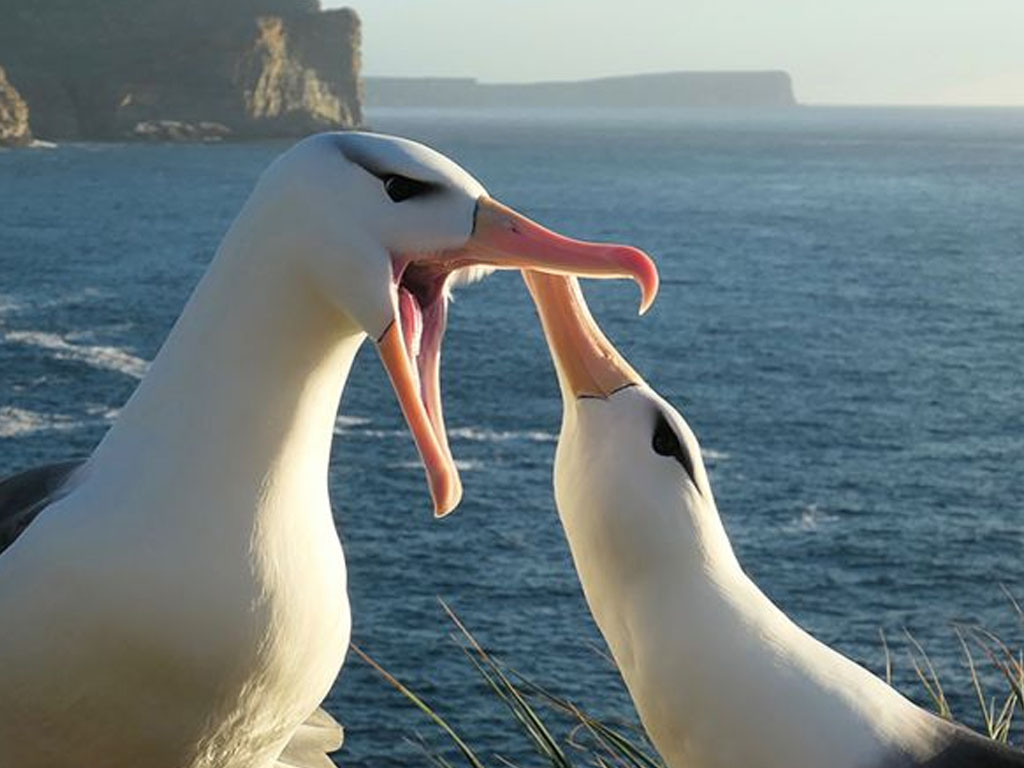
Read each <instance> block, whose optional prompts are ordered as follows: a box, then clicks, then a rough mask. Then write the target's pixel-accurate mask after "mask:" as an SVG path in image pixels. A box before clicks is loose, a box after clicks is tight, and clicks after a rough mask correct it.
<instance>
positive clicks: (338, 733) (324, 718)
mask: <svg viewBox="0 0 1024 768" xmlns="http://www.w3.org/2000/svg"><path fill="white" fill-rule="evenodd" d="M344 739H345V732H344V730H343V729H342V727H341V725H340V724H339V723H338V721H337V720H335V719H334V718H333V717H331V716H330V715H329V714H327V712H325V711H324V710H323V709H318V710H317V711H316V712H314V713H313V714H312V715H310V716H309V718H308V719H307V720H306V722H304V723H303V724H302V725H300V726H299V727H298V729H297V730H296V731H295V733H294V734H293V735H292V740H291V741H289V742H288V746H287V747H285V748H284V752H282V753H281V756H280V757H279V758H277V763H276V764H275V766H274V768H334V763H333V762H331V758H329V757H328V756H327V755H328V754H329V753H331V752H334V751H335V750H336V749H338V748H340V747H341V743H342V741H344Z"/></svg>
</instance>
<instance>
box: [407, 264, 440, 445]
mask: <svg viewBox="0 0 1024 768" xmlns="http://www.w3.org/2000/svg"><path fill="white" fill-rule="evenodd" d="M450 274H451V270H450V269H447V268H446V267H445V265H437V264H429V265H422V264H416V263H412V264H409V265H408V266H406V267H405V268H404V269H403V270H402V271H401V274H400V275H399V277H398V286H397V288H398V314H399V319H400V322H401V324H402V340H403V342H404V344H405V351H406V354H407V355H408V356H409V360H410V361H411V362H412V363H413V366H412V367H413V370H414V371H415V373H416V379H417V381H416V384H417V388H418V389H419V393H420V399H421V400H422V401H423V405H424V407H425V408H426V411H427V416H428V417H429V418H430V422H431V424H432V425H433V427H434V432H435V434H436V435H437V438H438V440H439V441H440V443H441V445H442V446H443V447H444V449H445V451H448V439H447V435H446V432H445V428H444V416H443V414H442V411H441V390H440V387H441V342H442V340H443V338H444V331H445V327H446V325H447V318H448V298H447V295H446V291H445V286H446V283H447V281H448V278H449V276H450ZM449 455H450V454H449Z"/></svg>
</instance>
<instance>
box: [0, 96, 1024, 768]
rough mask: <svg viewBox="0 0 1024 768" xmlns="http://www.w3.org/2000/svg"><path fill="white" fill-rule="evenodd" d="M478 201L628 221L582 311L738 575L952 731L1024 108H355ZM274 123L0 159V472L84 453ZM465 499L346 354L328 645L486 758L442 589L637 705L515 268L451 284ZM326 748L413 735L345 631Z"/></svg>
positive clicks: (588, 233)
mask: <svg viewBox="0 0 1024 768" xmlns="http://www.w3.org/2000/svg"><path fill="white" fill-rule="evenodd" d="M370 120H371V122H372V124H373V126H374V128H376V129H378V130H382V131H385V132H390V133H396V134H401V135H405V136H409V137H412V138H416V139H419V140H421V141H425V142H427V143H429V144H431V145H433V146H434V147H436V148H438V149H440V150H442V151H443V152H445V153H447V154H449V155H450V156H452V157H453V158H455V159H456V160H458V161H459V162H460V163H461V164H462V165H463V166H464V167H466V168H467V169H469V170H470V171H471V172H472V173H474V175H476V176H477V177H478V178H479V179H481V181H483V183H484V184H485V185H486V186H487V187H488V189H489V190H490V192H491V193H492V194H493V195H494V196H495V197H497V198H499V199H501V200H502V201H504V202H506V203H507V204H509V205H512V206H513V207H516V208H518V209H520V210H522V211H523V212H525V213H527V214H528V215H530V216H532V217H533V218H535V219H537V220H539V221H541V222H542V223H544V224H546V225H548V226H551V227H553V228H555V229H557V230H559V231H561V232H564V233H566V234H569V235H573V236H576V237H583V238H592V239H601V240H615V241H622V242H628V243H632V244H635V245H637V246H639V247H641V248H643V249H645V250H646V251H647V252H649V253H650V254H651V255H652V256H653V257H654V258H655V260H656V261H657V262H658V265H659V268H660V271H661V276H662V288H661V293H660V296H659V299H658V302H657V303H656V304H655V306H654V308H653V309H652V311H651V312H650V313H649V315H648V316H646V317H644V318H638V317H637V316H636V309H637V306H638V300H639V296H638V292H637V290H636V288H635V286H633V285H631V284H628V283H612V282H600V283H599V282H587V283H586V284H585V288H586V292H587V296H588V298H589V300H590V303H591V306H592V308H593V310H594V312H595V315H596V316H597V317H598V318H599V319H600V321H601V323H602V325H603V326H604V327H605V329H606V331H607V332H608V335H609V336H610V337H611V338H612V339H614V340H615V342H616V343H617V344H618V346H619V347H620V349H621V350H622V351H623V352H624V354H625V355H626V356H627V357H628V358H629V359H630V360H631V361H632V362H633V363H634V365H635V366H636V368H637V369H638V370H639V371H641V372H642V373H643V374H644V375H645V376H646V377H647V379H648V381H649V382H650V383H651V384H652V385H653V386H654V387H655V388H656V389H658V390H659V391H660V392H661V393H662V394H663V395H665V396H666V397H668V398H669V399H670V400H671V401H672V402H673V403H674V404H675V405H676V406H677V407H678V408H679V409H680V410H681V411H682V413H683V414H684V415H685V416H686V418H687V420H688V421H689V422H690V424H691V425H692V426H693V428H694V430H695V431H696V433H697V435H698V436H699V438H700V440H701V442H702V443H703V447H704V452H705V461H706V462H707V463H708V466H709V470H710V473H711V478H712V483H713V486H714V490H715V494H716V497H717V500H718V506H719V509H720V511H721V514H722V517H723V518H724V521H725V525H726V528H727V530H728V532H729V534H730V536H731V538H732V541H733V543H734V545H735V547H736V549H737V551H738V555H739V558H740V560H741V562H742V563H743V564H744V566H745V568H746V569H747V570H748V572H749V573H750V574H751V575H752V576H753V577H754V579H755V580H756V581H757V582H758V583H759V584H760V585H761V587H762V588H763V589H764V590H765V592H766V593H767V594H768V595H769V596H770V597H771V598H772V599H773V600H775V601H776V602H777V603H778V604H779V605H780V606H781V607H782V608H783V609H784V610H785V611H786V612H788V613H789V614H790V615H791V616H793V617H794V618H795V619H796V620H798V621H799V622H800V623H801V624H802V625H803V626H805V627H806V628H808V629H809V630H811V631H812V632H813V633H814V634H815V635H817V636H818V637H819V638H820V639H822V640H823V641H825V642H827V643H829V644H831V645H833V646H834V647H836V648H838V649H840V650H841V651H843V652H844V653H846V654H848V655H850V656H851V657H853V658H854V659H856V660H858V661H860V662H861V663H864V664H865V665H867V666H868V667H869V668H871V669H872V670H874V671H876V672H881V670H882V669H883V666H884V654H883V651H882V643H881V639H880V631H884V633H885V635H886V637H887V638H888V640H889V644H890V645H891V647H892V652H893V665H894V677H895V681H896V683H897V685H898V686H899V687H900V688H901V689H903V690H904V691H907V692H910V693H911V694H912V695H913V696H914V697H915V698H917V699H918V700H920V701H923V700H924V696H923V692H922V689H921V687H920V685H919V684H917V683H916V682H915V675H914V671H913V667H912V666H911V664H910V661H909V658H908V641H907V640H906V638H905V637H904V635H903V632H904V629H907V630H909V631H910V632H912V633H913V635H914V637H915V638H916V639H917V640H918V641H919V642H920V643H921V645H922V646H923V647H924V648H925V649H926V650H927V651H928V652H929V654H930V655H931V658H932V660H933V662H934V663H935V665H936V667H937V668H938V669H939V671H940V672H941V673H942V674H943V675H945V676H947V677H948V680H947V687H946V694H947V696H948V697H949V699H950V701H951V704H952V706H953V710H954V713H955V714H957V715H958V716H960V717H962V718H964V719H966V720H968V721H969V722H971V723H973V724H977V723H978V720H979V718H978V717H977V715H976V705H975V704H974V699H973V693H972V691H971V689H970V688H969V684H968V678H967V673H966V668H965V666H964V663H963V661H962V657H961V656H960V652H959V647H958V643H957V640H956V635H955V633H954V629H953V626H954V625H955V624H956V623H967V624H972V623H980V624H982V625H984V626H986V627H989V628H990V629H992V630H994V631H997V632H999V633H1002V634H1003V635H1005V636H1006V638H1007V639H1008V640H1013V641H1015V642H1017V643H1018V647H1019V646H1020V641H1021V639H1022V634H1024V626H1022V624H1021V623H1020V622H1019V620H1018V619H1017V617H1015V615H1014V613H1013V611H1012V609H1011V607H1010V604H1009V602H1008V599H1007V597H1006V595H1005V594H1004V592H1003V589H1004V588H1005V589H1006V590H1008V591H1010V592H1011V593H1013V594H1015V595H1016V596H1017V598H1018V599H1022V600H1024V484H1022V478H1024V370H1022V369H1024V301H1022V298H1024V110H994V109H993V110H983V109H979V110H974V109H867V108H865V109H852V108H850V109H839V108H809V107H808V108H799V109H793V110H786V111H778V112H718V111H694V112H636V113H627V114H610V113H601V112H574V113H569V114H565V113H562V114H558V113H553V112H522V111H520V112H490V113H486V114H473V113H460V112H431V111H425V110H421V111H403V110H379V111H377V112H373V113H371V114H370ZM286 146H288V143H287V142H265V143H243V144H227V145H111V144H103V145H101V144H69V145H63V146H60V147H58V148H56V149H53V150H48V151H43V150H40V151H18V152H5V153H4V152H0V474H6V473H8V472H13V471H15V470H18V469H22V468H26V467H29V466H32V465H34V464H38V463H43V462H48V461H54V460H59V459H64V458H67V457H72V456H83V455H86V454H87V453H88V452H89V451H90V449H91V448H92V446H94V445H95V444H96V442H97V441H98V440H99V439H100V437H101V436H102V434H103V432H104V430H105V429H106V428H107V426H108V425H109V424H110V422H111V420H112V419H113V418H115V416H116V413H117V409H118V407H119V406H120V405H121V404H122V403H123V402H124V400H125V399H126V398H127V397H128V395H129V394H130V393H131V391H132V389H133V387H134V386H135V385H136V384H137V382H138V379H139V377H140V376H142V375H143V373H144V371H145V367H146V362H147V361H148V360H150V359H151V358H152V357H153V356H154V354H155V353H156V351H157V349H158V347H159V345H160V343H161V340H162V339H163V337H164V336H165V334H166V333H167V331H168V330H169V328H170V326H171V324H172V322H173V321H174V319H175V317H176V316H177V314H178V312H179V311H180V309H181V307H182V306H183V304H184V302H185V300H186V298H187V296H188V294H189V291H190V290H191V288H192V287H193V285H194V284H195V283H196V281H197V280H198V278H199V276H200V274H201V273H202V271H203V269H204V268H205V266H206V264H207V263H208V261H209V259H210V257H211V255H212V254H213V252H214V250H215V248H216V246H217V243H218V242H219V240H220V238H221V236H222V235H223V233H224V231H225V229H226V228H227V226H228V224H229V223H230V221H231V219H232V217H233V216H234V215H235V213H236V212H237V211H238V209H239V207H240V206H241V204H242V202H243V201H244V199H245V197H246V195H247V194H248V191H249V190H250V189H251V187H252V185H253V182H254V181H255V179H256V177H257V175H258V174H259V173H260V171H261V169H262V168H263V167H265V166H266V165H267V163H268V162H269V161H270V160H271V159H272V158H273V157H274V156H275V155H277V154H278V153H280V152H281V151H282V150H284V149H285V148H286ZM443 366H444V367H443V384H444V396H445V406H446V415H447V417H448V421H449V426H450V435H451V439H452V447H453V450H454V453H455V455H456V457H457V459H458V460H459V462H460V466H461V467H462V470H463V480H464V483H465V500H464V502H463V504H462V506H461V507H460V508H459V509H458V510H457V511H456V513H455V514H453V515H452V516H451V517H450V518H448V519H445V520H443V521H439V522H438V521H434V520H433V519H432V517H431V508H430V503H429V496H428V493H427V489H426V485H425V482H424V479H423V476H422V471H421V469H420V467H419V465H418V462H417V457H416V453H415V449H414V447H413V444H412V441H411V439H410V437H409V436H408V432H407V429H406V427H405V425H404V422H403V421H402V419H401V416H400V414H399V411H398V408H397V405H396V403H395V400H394V397H393V395H392V393H391V390H390V387H389V385H388V383H387V380H386V377H385V375H384V373H383V371H382V369H381V366H380V364H379V362H378V361H377V359H376V356H375V355H374V354H373V351H372V349H369V348H364V350H363V352H362V353H361V354H360V356H359V359H358V360H357V361H356V365H355V367H354V370H353V374H352V377H351V378H350V381H349V386H348V388H347V390H346V392H345V396H344V400H343V403H342V409H341V416H340V417H339V420H338V424H337V429H336V433H337V438H336V441H335V448H334V455H333V461H332V467H331V476H330V485H331V492H332V496H333V500H334V504H335V508H336V518H337V523H338V529H339V532H340V535H341V538H342V541H343V542H344V546H345V550H346V554H347V557H348V562H349V578H350V583H349V588H350V593H351V599H352V604H353V612H354V639H355V641H356V642H357V643H358V644H359V645H360V647H362V648H363V649H364V650H365V651H367V652H368V653H370V654H371V655H372V656H373V657H374V658H376V659H377V660H378V661H379V662H381V663H382V664H383V665H385V666H386V667H387V668H388V669H389V670H391V671H392V672H393V673H394V674H396V675H397V676H398V677H399V678H401V679H402V680H403V681H404V682H405V683H406V684H408V685H409V686H410V687H411V688H412V689H413V690H415V691H417V692H418V693H419V694H421V695H422V696H423V697H424V698H425V699H426V700H427V701H429V702H430V703H432V704H434V705H436V706H437V708H438V709H439V711H440V712H442V713H443V714H444V715H445V716H446V717H449V718H450V720H451V722H452V723H453V724H454V725H455V726H457V727H458V728H459V729H460V730H461V732H462V733H463V734H464V736H465V737H466V738H467V740H468V741H469V742H470V743H471V744H473V745H474V746H475V747H476V748H478V749H479V750H480V751H481V753H483V754H485V755H490V754H492V753H500V754H502V755H504V756H506V757H508V758H509V759H511V760H513V761H516V762H519V763H520V764H523V765H538V764H539V763H538V762H537V761H536V759H533V760H532V761H531V760H530V759H529V758H528V757H527V751H526V746H525V745H526V742H525V740H524V739H523V738H522V737H521V736H520V734H519V733H518V732H517V730H516V728H515V726H513V725H512V724H511V720H510V718H509V716H508V714H507V713H505V712H504V711H503V708H502V705H501V704H500V703H498V702H496V701H495V699H494V697H493V696H492V695H490V694H488V692H487V691H486V689H485V686H484V684H483V683H482V682H481V681H480V679H479V678H478V677H477V675H476V674H475V672H474V671H473V670H472V668H471V667H470V665H469V664H468V662H467V661H466V660H465V658H464V657H463V655H462V653H461V652H460V651H459V650H458V648H457V647H456V645H455V644H454V643H453V641H452V638H451V633H452V626H451V624H450V623H449V622H448V621H447V620H446V619H445V617H444V614H443V611H442V609H441V607H440V605H439V602H438V598H442V599H444V600H445V601H447V602H448V603H450V604H451V606H452V607H453V608H454V609H455V611H457V612H458V614H459V616H460V617H461V618H462V620H463V621H464V622H465V623H466V624H467V625H468V627H469V628H470V629H471V630H472V631H473V632H474V633H475V634H476V635H477V636H478V638H479V639H480V640H481V642H483V643H484V644H485V646H486V647H487V649H488V650H490V651H491V652H493V653H495V654H497V655H498V656H500V657H501V658H502V659H504V660H505V661H506V662H507V663H508V664H510V665H511V666H512V667H514V668H515V669H517V670H518V671H519V672H521V673H523V674H525V675H527V676H528V677H530V678H532V679H533V680H535V681H536V682H538V683H540V684H542V685H544V686H545V687H547V688H550V689H551V690H553V691H556V692H558V693H561V694H562V695H564V696H566V697H569V698H571V699H572V700H573V701H575V702H576V703H578V704H579V705H581V706H583V707H584V708H587V709H589V710H591V711H593V712H594V713H595V714H598V715H601V716H611V717H623V718H627V719H629V718H632V717H633V714H632V708H631V706H630V703H629V700H628V697H626V695H625V694H624V692H623V688H622V685H621V682H620V681H619V678H618V676H617V673H616V672H615V670H614V669H613V668H612V667H611V666H610V665H609V664H608V662H607V661H606V660H605V658H603V657H602V655H601V654H600V653H599V651H598V649H600V648H601V639H600V636H599V635H598V633H597V631H596V629H595V627H594V625H593V622H592V621H591V619H590V617H589V614H588V612H587V610H586V606H585V604H584V602H583V598H582V594H581V592H580V588H579V585H578V583H577V580H576V576H575V573H574V571H573V568H572V564H571V561H570V559H569V555H568V551H567V548H566V544H565V541H564V538H563V535H562V532H561V529H560V526H559V524H558V521H557V517H556V513H555V510H554V506H553V501H552V491H551V463H552V459H553V454H554V449H555V440H556V435H557V432H558V427H559V419H560V411H561V403H560V400H559V396H558V392H557V388H556V384H555V380H554V376H553V373H552V369H551V364H550V361H549V358H548V355H547V351H546V348H545V346H544V343H543V340H542V337H541V333H540V329H539V326H538V323H537V320H536V316H535V314H534V311H533V308H532V305H531V304H530V302H529V300H528V296H527V293H526V290H525V288H524V286H523V285H522V282H521V280H520V279H519V277H518V276H517V275H516V274H513V273H501V274H497V275H494V276H493V277H491V278H488V279H487V280H486V281H484V282H482V283H480V284H476V285H472V286H468V287H466V288H464V289H461V290H459V291H458V292H457V294H456V300H455V304H454V307H453V310H452V313H451V323H450V328H449V331H448V334H447V337H446V341H445V351H444V357H443ZM328 706H329V708H330V710H331V711H332V712H334V713H335V714H336V715H337V716H338V718H339V719H340V720H341V721H342V722H343V723H344V724H345V726H346V729H347V737H346V745H345V747H344V749H343V750H342V752H341V753H339V755H338V761H339V764H343V765H346V766H374V768H378V767H381V766H384V767H387V766H408V765H419V764H422V765H426V764H427V760H426V758H425V757H424V756H423V755H422V753H421V751H420V747H418V746H417V744H416V740H417V738H418V737H419V736H422V737H425V738H426V739H427V740H428V742H429V743H432V744H436V745H443V744H444V741H443V740H441V739H439V738H438V737H437V736H436V731H435V729H434V727H433V726H432V725H431V724H430V723H429V722H428V721H427V720H426V718H425V717H424V716H423V715H422V713H420V712H418V711H417V710H415V709H414V708H412V707H411V706H410V705H409V704H408V703H407V702H406V701H405V700H404V699H403V698H402V697H401V696H400V695H399V694H398V693H396V692H395V691H394V690H393V689H391V688H390V687H389V686H388V685H387V684H386V683H385V682H384V681H382V680H381V679H380V678H379V677H378V676H377V675H376V674H375V673H373V672H372V671H371V670H370V669H369V668H368V667H367V666H366V665H365V664H364V663H363V662H361V661H360V660H359V659H357V658H355V657H354V656H351V655H350V658H349V660H348V662H347V663H346V665H345V668H344V669H343V671H342V673H341V676H340V678H339V680H338V682H337V685H336V686H335V688H334V691H333V692H332V694H331V696H330V699H329V701H328Z"/></svg>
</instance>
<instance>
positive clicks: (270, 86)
mask: <svg viewBox="0 0 1024 768" xmlns="http://www.w3.org/2000/svg"><path fill="white" fill-rule="evenodd" d="M359 46H360V25H359V18H358V17H357V16H356V14H355V13H354V12H353V11H351V10H348V9H341V10H334V11H326V12H324V11H321V10H320V8H319V2H318V0H0V65H4V66H6V68H7V71H8V75H9V77H10V80H11V82H12V83H13V84H14V85H15V86H16V87H17V88H18V90H19V91H20V92H21V94H22V96H24V98H25V101H26V102H28V105H29V108H30V110H31V118H32V127H33V130H34V131H35V133H36V134H37V135H39V136H42V137H44V138H48V139H50V138H52V139H98V140H110V139H123V138H131V137H136V138H187V139H194V138H222V137H226V136H233V137H240V138H246V137H258V136H285V135H287V136H293V135H301V134H305V133H309V132H313V131H318V130H326V129H333V128H350V127H354V126H357V125H359V124H360V123H361V122H362V111H361V106H360V100H359V90H358V77H359V64H360V62H359Z"/></svg>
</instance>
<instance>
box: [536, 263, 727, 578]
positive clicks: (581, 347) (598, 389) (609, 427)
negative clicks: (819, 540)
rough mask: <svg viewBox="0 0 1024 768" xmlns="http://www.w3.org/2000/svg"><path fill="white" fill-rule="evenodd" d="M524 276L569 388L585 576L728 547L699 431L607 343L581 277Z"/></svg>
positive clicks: (573, 510)
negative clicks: (719, 526)
mask: <svg viewBox="0 0 1024 768" xmlns="http://www.w3.org/2000/svg"><path fill="white" fill-rule="evenodd" d="M524 277H525V279H526V283H527V285H528V286H529V288H530V293H531V294H532V295H533V299H534V302H535V304H536V305H537V310H538V313H539V314H540V318H541V323H542V324H543V326H544V333H545V336H546V338H547V342H548V346H549V347H550V350H551V356H552V359H553V360H554V363H555V369H556V372H557V374H558V381H559V385H560V388H561V390H562V398H563V403H564V411H563V424H562V434H561V436H560V438H559V442H558V451H557V455H556V459H555V491H556V496H557V501H558V510H559V514H560V516H561V517H562V521H563V524H564V525H565V527H566V533H567V534H568V536H569V538H570V542H571V541H572V540H573V538H574V537H576V536H582V537H586V540H587V541H588V543H589V546H587V547H585V548H584V550H583V551H585V552H586V553H587V555H586V556H589V557H591V559H592V560H593V561H594V562H592V563H589V564H588V563H580V562H577V565H578V567H580V568H581V575H582V570H583V569H585V568H588V567H593V568H594V569H595V570H594V575H595V577H596V578H599V579H601V580H602V581H604V580H606V579H617V578H620V577H622V576H623V575H624V573H633V574H635V573H639V572H645V571H647V569H648V568H649V567H652V566H653V565H655V564H657V563H659V562H666V563H667V562H673V561H676V562H678V561H679V560H680V559H681V558H682V557H683V556H685V555H686V554H689V553H690V552H693V551H694V550H698V551H697V552H696V554H697V555H698V557H696V558H691V559H690V561H691V562H700V561H702V560H703V559H704V556H705V555H707V554H708V553H707V552H703V553H701V552H700V551H699V550H701V549H702V548H704V547H706V546H707V544H708V543H709V542H713V543H714V544H715V546H717V544H718V543H720V542H719V541H718V539H717V537H715V536H712V537H708V536H707V535H705V534H707V533H709V532H710V531H713V530H715V529H716V525H717V523H715V521H717V520H718V512H717V509H716V507H715V502H714V498H713V496H712V494H711V486H710V484H709V482H708V476H707V472H706V470H705V468H704V462H703V460H702V459H701V453H700V446H699V445H698V443H697V438H696V437H695V436H694V434H693V432H692V431H691V429H690V427H689V425H687V423H686V421H685V420H684V419H683V417H682V416H681V415H680V414H679V412H678V411H676V409H675V408H673V407H672V405H671V404H670V403H668V402H667V401H666V400H664V399H663V398H662V397H660V396H659V395H658V393H657V392H655V391H654V390H653V389H651V388H650V387H649V386H648V385H647V383H646V382H645V381H644V380H643V379H642V378H641V377H640V375H639V374H638V373H637V372H636V371H635V370H634V369H633V368H632V366H630V364H629V363H628V362H627V361H626V360H625V358H623V357H622V356H621V355H620V354H619V352H618V351H617V350H616V349H615V347H614V346H613V345H612V344H611V342H610V341H608V339H607V338H606V337H605V336H604V334H603V333H602V332H601V329H600V327H599V326H598V325H597V323H596V322H595V321H594V318H593V317H592V316H591V314H590V311H589V310H588V308H587V304H586V302H585V300H584V298H583V294H582V292H581V291H580V287H579V283H578V282H577V281H576V279H575V278H572V277H562V276H555V275H542V274H537V273H524ZM726 546H727V544H726ZM691 548H692V549H691ZM574 554H576V552H575V551H574ZM659 554H664V555H665V557H664V558H659V557H658V555H659ZM623 569H624V571H623ZM588 597H589V595H588Z"/></svg>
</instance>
